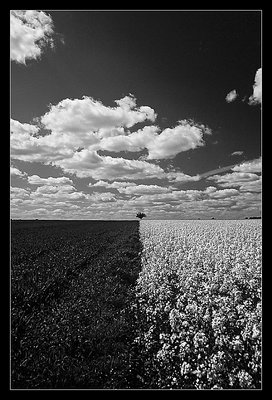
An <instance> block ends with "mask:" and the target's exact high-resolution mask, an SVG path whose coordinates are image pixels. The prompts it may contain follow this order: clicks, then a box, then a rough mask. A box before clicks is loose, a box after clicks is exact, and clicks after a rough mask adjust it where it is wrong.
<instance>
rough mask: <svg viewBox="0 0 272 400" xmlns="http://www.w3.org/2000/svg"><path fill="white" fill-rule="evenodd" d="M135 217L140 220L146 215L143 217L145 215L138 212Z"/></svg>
mask: <svg viewBox="0 0 272 400" xmlns="http://www.w3.org/2000/svg"><path fill="white" fill-rule="evenodd" d="M136 217H137V218H140V219H142V218H144V217H146V215H145V213H142V212H138V213H137V215H136Z"/></svg>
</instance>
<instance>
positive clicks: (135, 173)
mask: <svg viewBox="0 0 272 400" xmlns="http://www.w3.org/2000/svg"><path fill="white" fill-rule="evenodd" d="M52 164H53V165H56V166H59V167H61V168H62V169H63V170H64V171H65V172H67V173H72V174H75V175H76V176H77V177H79V178H88V177H90V178H94V179H97V180H103V179H107V180H110V181H113V180H116V179H119V180H127V179H128V180H130V179H143V178H162V177H163V176H164V170H163V169H162V168H161V167H159V166H158V165H155V164H151V163H148V162H145V161H139V160H127V159H124V158H122V157H116V158H113V157H110V156H99V155H98V154H97V153H96V152H95V151H92V150H87V149H84V150H82V151H80V152H77V153H74V155H73V156H72V157H71V158H67V159H63V160H57V161H54V162H52Z"/></svg>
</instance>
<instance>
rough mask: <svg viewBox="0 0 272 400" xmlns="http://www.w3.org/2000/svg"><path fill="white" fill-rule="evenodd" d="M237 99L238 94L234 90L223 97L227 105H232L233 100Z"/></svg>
mask: <svg viewBox="0 0 272 400" xmlns="http://www.w3.org/2000/svg"><path fill="white" fill-rule="evenodd" d="M237 97H238V93H237V91H236V90H235V89H234V90H231V91H230V92H229V93H228V94H227V96H226V97H225V99H226V102H227V103H232V102H233V101H234V100H236V99H237Z"/></svg>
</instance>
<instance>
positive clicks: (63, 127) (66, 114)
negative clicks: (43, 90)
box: [41, 96, 156, 134]
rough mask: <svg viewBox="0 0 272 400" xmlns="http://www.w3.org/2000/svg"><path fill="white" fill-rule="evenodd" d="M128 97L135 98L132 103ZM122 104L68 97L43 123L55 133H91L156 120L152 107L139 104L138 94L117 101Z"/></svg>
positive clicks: (48, 113)
mask: <svg viewBox="0 0 272 400" xmlns="http://www.w3.org/2000/svg"><path fill="white" fill-rule="evenodd" d="M128 99H131V101H130V102H129V101H128ZM115 102H116V103H117V104H118V107H106V106H104V105H103V104H102V103H101V102H99V101H97V100H94V99H93V98H91V97H88V96H83V98H82V99H64V100H62V101H61V102H59V103H58V104H57V105H52V106H51V108H50V110H49V111H48V112H47V113H46V114H45V115H44V116H43V117H42V118H41V122H42V124H44V126H45V127H46V128H47V129H50V130H51V131H52V132H55V133H73V134H84V133H85V134H86V133H87V134H88V133H90V132H93V131H97V130H99V129H100V128H103V129H114V128H119V127H125V128H130V127H132V126H133V125H135V124H137V123H139V122H144V121H146V120H150V121H155V118H156V114H155V112H154V110H153V109H152V108H150V107H147V106H145V107H140V108H137V107H136V100H135V98H134V97H129V96H126V97H124V98H123V99H121V100H116V101H115Z"/></svg>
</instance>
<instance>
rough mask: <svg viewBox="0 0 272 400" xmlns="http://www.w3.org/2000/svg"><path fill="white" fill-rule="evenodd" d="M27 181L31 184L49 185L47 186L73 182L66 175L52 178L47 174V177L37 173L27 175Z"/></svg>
mask: <svg viewBox="0 0 272 400" xmlns="http://www.w3.org/2000/svg"><path fill="white" fill-rule="evenodd" d="M28 183H29V184H31V185H49V186H52V185H53V186H62V185H68V184H73V181H72V180H71V179H69V178H67V177H64V176H63V177H58V178H53V177H51V176H49V177H48V178H41V177H40V176H38V175H31V176H29V177H28Z"/></svg>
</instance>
